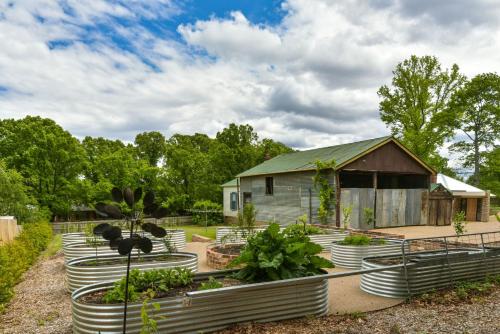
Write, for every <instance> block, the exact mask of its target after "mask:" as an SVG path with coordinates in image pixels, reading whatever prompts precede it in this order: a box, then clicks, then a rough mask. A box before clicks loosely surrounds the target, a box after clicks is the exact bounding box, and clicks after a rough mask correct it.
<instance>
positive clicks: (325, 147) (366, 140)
mask: <svg viewBox="0 0 500 334" xmlns="http://www.w3.org/2000/svg"><path fill="white" fill-rule="evenodd" d="M389 138H392V136H382V137H376V138H370V139H363V140H358V141H353V142H349V143H344V144H337V145H330V146H323V147H317V148H310V149H307V150H297V151H294V152H289V153H284V154H280V155H289V154H296V153H302V152H312V151H315V150H324V149H327V148H333V147H340V146H345V145H353V144H359V143H363V142H368V141H374V140H378V139H389ZM278 156H279V155H278Z"/></svg>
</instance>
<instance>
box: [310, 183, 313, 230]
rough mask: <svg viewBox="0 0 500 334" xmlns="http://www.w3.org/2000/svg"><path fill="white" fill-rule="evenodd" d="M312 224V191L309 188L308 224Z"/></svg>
mask: <svg viewBox="0 0 500 334" xmlns="http://www.w3.org/2000/svg"><path fill="white" fill-rule="evenodd" d="M312 223H313V213H312V190H311V187H309V224H312Z"/></svg>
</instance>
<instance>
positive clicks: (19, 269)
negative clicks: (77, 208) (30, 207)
mask: <svg viewBox="0 0 500 334" xmlns="http://www.w3.org/2000/svg"><path fill="white" fill-rule="evenodd" d="M51 239H52V228H51V226H50V225H49V223H47V222H39V223H26V224H23V230H22V231H21V233H20V234H19V235H18V236H17V237H16V238H15V239H14V240H13V241H11V242H9V243H7V244H5V245H2V246H0V312H1V311H2V309H3V308H4V304H5V303H7V302H8V301H9V300H10V299H11V298H12V296H13V295H14V286H15V285H16V284H17V283H18V282H19V281H20V279H21V276H22V274H23V273H24V272H25V271H26V270H28V268H29V267H30V266H31V265H32V264H33V263H34V262H35V260H36V259H37V258H38V256H39V255H40V253H41V252H42V251H43V250H44V249H45V248H47V245H48V244H49V242H50V241H51Z"/></svg>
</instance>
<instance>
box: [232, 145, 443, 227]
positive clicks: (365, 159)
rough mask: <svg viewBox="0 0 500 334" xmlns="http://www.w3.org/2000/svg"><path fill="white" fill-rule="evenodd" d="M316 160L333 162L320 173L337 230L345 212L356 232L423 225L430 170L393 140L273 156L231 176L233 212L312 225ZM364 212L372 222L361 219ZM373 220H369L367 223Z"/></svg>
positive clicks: (316, 199)
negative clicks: (246, 209) (247, 206)
mask: <svg viewBox="0 0 500 334" xmlns="http://www.w3.org/2000/svg"><path fill="white" fill-rule="evenodd" d="M316 161H321V162H323V163H328V162H330V161H334V162H335V168H327V169H325V170H323V171H321V173H322V174H323V175H324V176H325V178H327V180H328V183H329V185H330V187H331V188H332V189H333V190H334V193H335V195H334V199H335V201H334V203H335V204H334V205H333V210H332V211H333V212H332V214H331V216H330V218H329V220H328V223H329V224H332V225H336V226H340V225H341V222H343V212H348V211H351V219H350V225H351V227H352V228H357V229H370V228H375V227H392V226H407V225H427V224H428V217H429V211H428V210H429V191H430V185H431V181H432V180H435V177H436V173H435V171H434V170H433V169H432V168H431V167H430V166H428V165H427V164H426V163H425V162H423V161H422V160H420V159H419V158H418V157H417V156H415V155H414V154H413V153H412V152H410V151H409V150H408V149H407V148H406V147H405V146H404V145H403V144H401V143H400V142H399V141H398V140H396V139H395V138H393V137H390V136H387V137H381V138H374V139H369V140H364V141H359V142H353V143H348V144H342V145H335V146H329V147H323V148H318V149H312V150H305V151H298V152H292V153H287V154H282V155H279V156H277V157H275V158H273V159H270V160H267V161H265V162H263V163H262V164H260V165H257V166H255V167H253V168H251V169H249V170H247V171H245V172H243V173H241V174H239V175H238V176H237V179H236V193H237V194H238V195H239V196H237V197H238V209H239V208H241V207H242V206H243V205H244V203H248V202H251V203H253V204H254V206H255V208H256V210H257V220H258V221H261V222H269V221H276V222H279V223H280V224H283V225H286V224H289V223H292V222H295V221H296V220H297V218H298V217H299V216H302V215H306V216H307V217H308V220H309V221H310V222H311V223H318V222H319V220H318V207H319V192H318V189H316V187H315V186H314V183H313V177H314V176H315V174H316V163H315V162H316ZM367 212H368V213H371V214H372V217H373V218H374V219H372V220H371V221H370V220H367V219H366V217H367ZM373 220H374V222H373Z"/></svg>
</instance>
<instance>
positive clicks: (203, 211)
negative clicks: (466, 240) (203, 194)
mask: <svg viewBox="0 0 500 334" xmlns="http://www.w3.org/2000/svg"><path fill="white" fill-rule="evenodd" d="M223 221H224V217H223V215H222V205H220V204H218V203H214V202H211V201H209V200H205V201H197V202H195V203H194V205H193V223H194V224H197V225H201V226H205V225H207V226H212V225H221V224H222V223H223Z"/></svg>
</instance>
